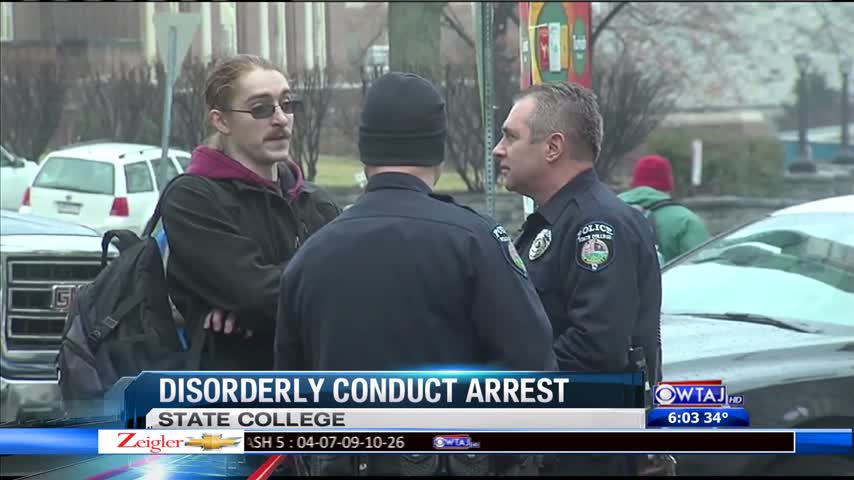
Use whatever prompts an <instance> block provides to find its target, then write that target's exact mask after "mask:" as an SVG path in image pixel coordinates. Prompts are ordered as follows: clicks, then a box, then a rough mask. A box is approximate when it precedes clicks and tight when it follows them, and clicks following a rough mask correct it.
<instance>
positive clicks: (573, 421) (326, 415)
mask: <svg viewBox="0 0 854 480" xmlns="http://www.w3.org/2000/svg"><path fill="white" fill-rule="evenodd" d="M665 418H666V417H665ZM703 419H704V417H701V418H700V420H703ZM689 420H690V418H689ZM145 425H146V427H148V428H240V429H244V430H250V429H253V428H267V429H270V428H317V427H323V428H327V427H331V428H344V429H349V428H360V429H400V430H406V429H411V428H417V429H422V430H442V429H448V430H471V429H489V430H501V429H512V430H524V429H538V428H549V429H578V428H580V429H603V428H618V429H641V428H644V427H646V411H645V410H644V409H642V408H563V409H555V408H482V409H471V408H333V409H330V408H273V409H261V408H243V409H234V408H182V409H175V408H169V409H166V408H155V409H154V410H151V411H150V412H148V413H147V414H146V416H145Z"/></svg>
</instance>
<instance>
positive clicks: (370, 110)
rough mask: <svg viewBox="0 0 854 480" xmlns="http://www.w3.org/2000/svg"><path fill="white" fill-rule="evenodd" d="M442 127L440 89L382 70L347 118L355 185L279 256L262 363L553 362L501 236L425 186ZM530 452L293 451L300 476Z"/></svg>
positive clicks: (498, 468) (396, 470)
mask: <svg viewBox="0 0 854 480" xmlns="http://www.w3.org/2000/svg"><path fill="white" fill-rule="evenodd" d="M446 128H447V127H446V113H445V102H444V100H443V99H442V96H441V95H440V93H439V92H438V91H437V90H436V88H435V87H434V86H433V85H432V84H431V83H430V82H428V81H427V80H425V79H423V78H421V77H419V76H417V75H413V74H409V73H389V74H387V75H385V76H383V77H382V78H380V79H379V80H377V81H376V82H375V83H374V84H373V85H372V86H371V88H370V90H369V91H368V93H367V96H366V99H365V104H364V106H363V111H362V123H361V127H360V129H359V151H360V154H361V160H362V162H363V163H364V164H365V173H366V175H367V177H368V184H367V187H366V191H365V194H364V195H363V196H362V197H361V198H360V199H359V200H358V201H357V202H356V203H355V204H354V205H353V206H352V207H350V208H349V209H347V210H346V211H345V212H344V213H343V214H341V215H340V216H339V217H338V218H337V219H336V220H334V221H332V222H330V223H329V224H327V225H326V226H325V227H324V228H322V229H321V230H320V231H318V232H317V233H315V234H314V235H313V236H312V237H311V238H309V240H308V241H307V242H306V243H305V244H304V245H303V246H302V247H301V248H300V250H299V251H298V252H297V254H296V255H295V256H294V257H293V259H292V260H291V262H290V264H289V265H288V267H287V268H286V269H285V273H284V275H283V277H282V283H281V292H280V295H281V296H280V302H279V308H280V310H279V313H278V318H277V323H276V338H275V355H276V369H278V370H328V371H329V370H331V371H340V370H357V371H359V370H362V371H367V370H374V371H376V370H415V369H424V368H442V367H454V368H460V367H465V368H472V369H477V368H484V367H489V368H500V369H505V370H528V371H542V370H554V369H556V360H555V356H554V353H553V351H552V345H551V342H552V330H551V327H550V324H549V321H548V318H547V316H546V314H545V312H544V309H543V306H542V304H541V303H540V300H539V299H538V296H537V293H536V290H535V289H534V287H533V285H532V284H531V281H530V280H529V278H528V273H527V271H526V269H525V265H524V262H523V261H522V260H521V259H520V258H519V256H518V254H517V253H516V250H515V247H514V246H513V242H512V240H511V238H510V235H508V233H507V232H506V231H505V230H504V228H503V227H501V226H500V225H497V224H496V223H495V222H494V221H492V220H490V219H488V218H485V217H483V216H481V215H478V214H477V213H475V212H474V211H473V210H471V209H469V208H467V207H464V206H461V205H457V204H456V203H454V201H453V199H452V198H451V197H449V196H447V195H441V194H438V193H434V192H433V191H432V189H433V187H434V186H435V184H436V181H437V180H438V178H439V175H440V173H441V168H442V163H443V161H444V154H445V136H446ZM531 460H532V459H530V458H528V457H517V456H487V455H473V456H472V455H450V456H449V455H420V456H417V455H416V456H406V455H400V456H387V455H369V456H363V457H360V456H336V457H328V456H317V455H312V456H308V457H306V458H304V459H303V461H304V462H305V464H306V468H307V469H308V471H309V472H310V473H311V474H314V475H329V474H338V475H353V474H360V475H413V474H437V475H441V474H451V475H484V474H489V473H497V474H513V473H531V471H533V472H536V469H535V468H534V466H533V465H532V462H531ZM526 467H529V468H534V469H533V470H530V469H529V470H526Z"/></svg>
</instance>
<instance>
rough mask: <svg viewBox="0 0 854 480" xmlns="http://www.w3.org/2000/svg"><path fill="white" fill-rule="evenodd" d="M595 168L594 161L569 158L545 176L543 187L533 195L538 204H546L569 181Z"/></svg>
mask: <svg viewBox="0 0 854 480" xmlns="http://www.w3.org/2000/svg"><path fill="white" fill-rule="evenodd" d="M592 168H593V163H592V162H576V161H573V160H568V161H565V162H561V163H560V164H556V165H554V166H553V168H552V169H551V171H550V172H549V174H548V175H546V176H545V177H544V178H543V185H542V188H540V189H538V191H537V192H535V193H534V194H532V195H531V198H533V199H534V201H535V202H537V205H545V204H546V203H548V202H549V200H551V199H552V198H554V196H555V195H557V192H559V191H561V190H562V189H563V187H565V186H566V185H567V184H568V183H569V182H571V181H573V180H575V178H576V177H577V176H579V175H581V174H582V173H584V172H587V171H589V170H590V169H592Z"/></svg>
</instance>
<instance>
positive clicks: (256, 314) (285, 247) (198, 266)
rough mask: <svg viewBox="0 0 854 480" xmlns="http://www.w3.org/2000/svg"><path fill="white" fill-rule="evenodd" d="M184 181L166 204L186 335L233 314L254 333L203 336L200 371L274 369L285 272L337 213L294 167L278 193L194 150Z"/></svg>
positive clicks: (207, 151)
mask: <svg viewBox="0 0 854 480" xmlns="http://www.w3.org/2000/svg"><path fill="white" fill-rule="evenodd" d="M285 165H287V167H289V168H287V167H285ZM188 173H190V174H191V175H189V176H185V177H183V178H179V179H177V180H176V182H175V184H174V185H173V187H172V188H170V189H169V191H168V193H167V195H166V198H165V199H164V201H165V205H164V207H163V227H164V230H165V231H166V235H167V237H168V242H169V249H170V254H169V257H168V263H167V277H168V281H169V293H170V296H171V297H172V300H173V302H174V303H175V306H176V307H177V308H178V310H179V311H180V312H181V314H182V315H183V317H184V318H185V319H186V322H187V328H188V330H192V329H193V327H194V326H195V325H196V323H195V322H199V321H202V320H203V318H204V316H205V315H206V314H207V313H208V312H209V311H210V310H211V308H214V307H217V308H221V309H224V310H226V311H229V312H234V313H235V314H236V315H237V319H238V324H239V325H240V326H241V327H243V328H248V329H251V330H253V332H254V335H253V337H252V338H251V339H244V338H243V336H242V335H225V334H213V335H210V336H209V338H208V339H207V342H208V344H206V346H205V352H204V354H203V357H202V364H201V368H203V369H206V370H208V369H210V370H269V369H272V368H273V341H272V338H273V337H272V334H273V326H274V321H275V315H276V308H277V301H278V293H279V289H278V288H279V280H280V279H281V276H282V272H283V271H284V266H285V264H286V262H287V261H288V260H289V259H290V258H291V257H292V256H293V254H294V253H295V252H296V250H297V247H298V246H299V244H300V242H304V241H305V240H306V239H307V238H308V236H309V235H311V234H312V233H313V232H314V231H316V230H318V229H319V228H320V227H321V226H323V225H324V224H326V223H327V222H329V221H330V220H332V218H334V217H335V216H336V215H337V214H338V213H339V209H338V207H336V205H335V203H334V202H333V201H332V199H331V197H330V196H329V195H328V194H326V193H325V192H324V191H323V190H321V189H319V188H318V187H316V186H314V185H311V184H309V183H307V182H305V181H303V179H302V174H301V172H300V169H299V167H297V166H296V165H295V164H293V163H292V162H288V163H287V164H282V168H280V169H279V182H278V184H276V183H274V182H271V181H268V180H266V179H264V178H262V177H260V176H258V175H256V174H255V173H253V172H252V171H251V170H249V169H248V168H246V167H244V166H243V165H242V164H240V163H239V162H237V161H236V160H234V159H232V158H230V157H228V156H226V155H225V154H223V153H222V152H219V151H218V150H214V149H211V148H208V147H199V148H197V149H196V150H195V151H194V152H193V159H192V164H191V166H190V168H189V169H188ZM199 177H205V178H199Z"/></svg>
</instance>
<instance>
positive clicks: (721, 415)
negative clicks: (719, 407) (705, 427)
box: [703, 412, 729, 424]
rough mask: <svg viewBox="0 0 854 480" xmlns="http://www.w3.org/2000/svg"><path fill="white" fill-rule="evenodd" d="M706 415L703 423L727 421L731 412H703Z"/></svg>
mask: <svg viewBox="0 0 854 480" xmlns="http://www.w3.org/2000/svg"><path fill="white" fill-rule="evenodd" d="M703 413H704V417H705V418H703V423H705V424H717V423H721V422H724V423H726V419H727V417H729V413H727V412H703Z"/></svg>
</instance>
